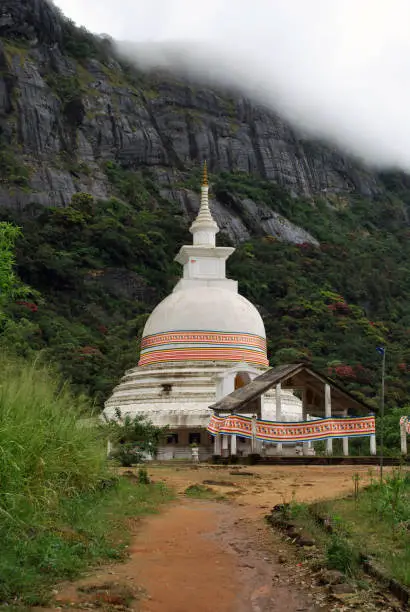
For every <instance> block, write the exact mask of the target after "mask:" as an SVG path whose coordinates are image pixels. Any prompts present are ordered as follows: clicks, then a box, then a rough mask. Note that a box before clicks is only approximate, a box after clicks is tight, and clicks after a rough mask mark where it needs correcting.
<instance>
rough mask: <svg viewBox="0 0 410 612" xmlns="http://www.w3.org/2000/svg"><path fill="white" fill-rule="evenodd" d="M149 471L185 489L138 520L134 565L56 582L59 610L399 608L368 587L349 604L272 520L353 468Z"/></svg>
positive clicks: (345, 484)
mask: <svg viewBox="0 0 410 612" xmlns="http://www.w3.org/2000/svg"><path fill="white" fill-rule="evenodd" d="M232 472H233V473H232ZM246 472H248V475H246ZM250 472H251V474H250ZM239 474H241V475H239ZM150 475H151V477H152V478H153V479H154V480H157V481H159V480H162V481H165V482H166V483H167V484H168V485H171V486H172V487H173V488H174V489H175V490H176V491H177V493H178V494H179V495H178V498H177V500H176V501H175V502H174V503H172V504H171V505H170V506H168V508H167V509H165V510H164V511H163V512H162V513H161V514H159V515H157V516H151V517H148V518H143V519H141V520H140V521H138V522H134V523H131V528H132V529H133V532H134V536H133V540H132V543H131V546H130V549H129V553H130V555H129V558H128V560H127V561H126V562H125V563H116V564H114V565H111V566H108V567H104V568H103V569H101V570H100V571H98V572H97V573H93V574H92V575H89V576H88V577H86V578H84V579H83V580H81V581H79V582H76V583H73V584H67V585H62V586H61V587H59V588H57V589H56V591H55V601H54V608H53V609H56V608H62V607H70V609H85V608H90V607H91V608H93V607H99V608H101V607H102V608H106V609H111V608H112V607H115V608H117V609H118V608H120V609H129V610H138V611H139V612H185V611H187V612H188V610H191V609H195V610H196V611H197V612H214V611H218V612H264V611H268V610H269V611H273V612H274V611H278V612H282V611H285V610H286V612H302V611H317V610H328V611H330V610H334V611H344V610H352V609H355V610H390V609H391V610H393V609H400V608H398V607H394V604H391V602H388V601H387V600H386V599H384V598H382V599H381V600H380V602H379V604H378V603H377V597H376V598H374V597H373V595H372V596H370V595H369V593H366V595H365V596H364V597H363V598H360V595H358V596H357V597H356V598H355V599H354V602H353V604H352V605H353V607H350V606H349V605H348V604H347V603H346V602H345V601H343V598H342V603H341V600H340V598H339V599H338V598H334V597H330V596H329V593H328V592H327V590H326V588H325V587H324V586H322V585H320V581H318V580H317V579H315V577H314V576H313V574H312V572H311V570H310V569H308V568H307V567H304V564H303V563H301V562H300V558H298V556H297V553H296V551H295V550H294V548H293V547H292V546H291V545H289V544H288V543H286V542H285V541H284V540H283V538H282V537H281V536H280V535H279V534H277V533H275V532H274V531H272V530H271V529H270V528H268V526H267V524H266V522H265V521H264V516H265V514H267V512H268V511H269V510H270V508H271V507H272V506H273V505H274V504H275V503H281V502H283V501H286V500H287V501H290V500H291V499H292V498H293V499H297V500H299V501H301V500H309V501H311V500H313V499H323V498H330V497H334V496H335V495H341V494H345V493H347V492H350V490H351V488H352V476H353V468H351V467H343V468H328V467H326V468H323V467H315V468H308V469H306V470H302V471H300V469H299V468H289V467H287V468H276V467H275V468H260V467H252V468H239V469H232V468H215V467H214V468H212V467H210V466H207V467H199V468H197V469H195V468H190V467H181V468H175V467H172V468H169V467H159V466H158V467H153V468H151V469H150ZM361 477H362V479H363V481H365V480H366V479H367V478H369V474H368V471H367V470H365V469H363V468H362V469H361ZM204 481H208V483H209V482H211V484H205V485H204ZM238 481H239V482H238ZM358 598H359V599H358ZM390 605H392V607H390Z"/></svg>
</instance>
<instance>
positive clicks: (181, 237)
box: [0, 0, 410, 406]
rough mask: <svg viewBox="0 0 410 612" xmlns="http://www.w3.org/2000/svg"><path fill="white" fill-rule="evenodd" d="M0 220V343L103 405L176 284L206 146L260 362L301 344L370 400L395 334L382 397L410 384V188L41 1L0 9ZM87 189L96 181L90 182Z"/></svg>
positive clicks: (301, 351) (290, 356)
mask: <svg viewBox="0 0 410 612" xmlns="http://www.w3.org/2000/svg"><path fill="white" fill-rule="evenodd" d="M0 37H1V39H0V137H1V149H0V218H1V219H8V220H13V221H14V222H16V223H18V224H19V225H21V226H22V228H23V233H24V238H23V239H22V240H21V241H20V242H19V245H18V266H19V273H20V275H21V277H22V278H23V280H24V281H25V282H27V283H28V284H30V285H31V286H32V287H34V288H35V289H36V290H38V291H39V292H40V293H41V296H42V297H41V298H38V299H37V298H36V300H33V301H31V302H30V301H25V302H23V303H16V304H13V305H10V307H9V311H8V314H9V321H8V323H7V325H6V327H5V329H3V333H2V334H1V336H0V343H1V344H2V345H3V346H6V347H8V348H10V347H13V348H14V349H15V350H16V351H17V352H19V353H21V354H27V353H29V352H30V351H33V350H43V351H44V352H45V353H46V354H47V355H48V356H50V357H51V358H52V359H53V361H54V362H56V363H57V364H59V367H60V368H61V370H62V371H63V372H64V375H65V376H69V377H71V378H72V379H73V381H74V383H75V385H76V388H77V389H78V390H81V391H86V392H88V393H90V394H91V395H93V396H94V397H95V398H96V400H97V401H98V402H99V403H100V404H101V403H102V402H103V400H104V398H105V397H106V396H107V394H108V393H109V392H110V390H111V388H112V386H113V385H114V384H115V383H116V382H117V380H118V378H119V377H120V376H121V375H122V373H123V371H124V370H125V369H126V368H127V367H131V366H132V365H135V363H136V362H137V357H138V355H137V345H136V343H135V336H138V334H139V333H140V332H141V329H142V326H143V323H144V321H145V318H146V316H147V314H148V313H149V312H150V310H152V308H153V306H154V305H155V304H156V303H157V302H158V301H159V300H160V299H161V298H162V297H164V296H165V295H166V294H167V293H168V292H169V291H170V290H171V289H172V286H173V284H174V283H175V282H176V278H177V275H178V274H179V270H178V267H177V266H176V264H174V263H173V261H172V260H173V257H174V255H175V254H176V252H177V251H178V249H179V247H180V245H181V244H182V243H184V242H186V241H187V240H190V238H189V234H188V231H187V228H188V223H189V221H190V219H192V218H193V216H194V215H195V213H196V210H197V208H198V203H199V201H198V194H197V190H198V185H199V182H200V176H199V175H200V161H201V160H203V159H205V158H207V160H208V162H209V164H210V167H211V181H212V192H213V193H212V202H211V205H212V209H213V212H214V214H215V217H216V219H217V221H218V223H219V225H220V227H221V228H222V230H223V231H222V232H221V234H220V237H219V242H220V243H221V242H223V243H227V244H228V243H234V244H236V245H239V246H238V248H237V251H236V253H235V254H234V256H233V257H232V259H231V260H230V262H229V272H230V274H231V275H232V276H234V277H236V278H238V279H239V282H240V290H241V292H242V293H243V294H244V295H246V296H247V297H248V298H250V299H251V300H252V301H254V302H255V303H256V304H257V305H258V307H259V308H260V311H261V313H262V315H263V317H264V320H265V325H266V329H267V333H268V342H269V352H270V356H271V362H272V364H274V363H280V362H283V361H285V362H286V361H293V360H295V359H304V360H307V361H309V362H312V363H313V364H314V365H315V366H316V367H318V368H320V369H322V370H324V371H326V372H329V373H330V374H331V375H332V376H334V377H336V378H338V379H339V380H342V381H343V382H344V383H345V384H348V385H349V386H350V388H351V389H353V390H355V391H356V392H358V393H362V394H364V395H365V396H366V397H367V398H370V399H371V398H374V397H375V396H376V395H377V385H378V380H379V372H378V365H379V362H378V359H377V354H376V352H375V347H376V346H377V345H378V344H386V345H387V346H388V355H389V377H388V389H389V394H388V401H389V403H390V405H392V406H393V405H396V404H397V405H400V406H405V405H406V403H407V401H408V400H407V397H408V392H409V390H410V384H409V382H408V372H409V371H410V335H409V329H410V314H409V308H408V304H409V299H410V281H409V278H410V263H409V262H410V247H409V237H410V227H409V221H408V212H409V211H408V209H409V203H410V185H409V181H408V179H407V177H404V176H401V175H392V174H389V175H384V176H382V175H377V174H375V173H372V172H370V171H369V170H366V169H365V168H363V167H361V166H360V165H359V164H357V163H356V162H354V161H352V160H350V159H348V158H346V157H344V156H343V155H342V154H340V153H338V152H337V151H335V150H333V149H331V148H330V147H326V146H324V145H322V144H321V143H317V142H310V141H307V140H305V139H303V138H301V137H300V136H298V135H297V134H296V133H295V132H294V131H293V130H292V129H291V128H290V126H289V125H287V124H286V123H285V122H283V121H282V120H281V119H280V118H279V117H277V116H274V115H272V114H271V113H268V112H267V111H266V110H264V109H263V108H260V107H256V106H253V105H252V104H251V103H250V102H249V101H248V100H245V99H242V98H234V97H232V96H231V95H229V94H227V93H226V92H225V93H224V92H217V91H214V90H212V89H210V88H207V87H201V86H200V85H198V84H192V83H188V82H186V81H184V80H183V79H179V78H176V77H173V76H171V75H164V74H143V73H139V72H137V71H136V70H134V69H132V68H131V67H130V66H127V65H125V64H124V62H120V61H119V60H118V59H115V56H114V53H113V49H112V46H111V43H110V41H108V40H102V39H97V38H95V37H93V36H91V35H90V34H88V33H87V32H85V31H84V30H81V29H78V28H75V27H74V26H73V24H71V23H70V22H69V21H67V20H65V19H64V18H63V17H62V16H61V15H60V13H59V12H58V11H57V10H56V9H55V8H53V7H52V6H51V5H49V4H47V3H46V2H44V0H35V1H30V2H29V1H28V0H5V1H3V3H2V4H1V6H0ZM85 194H90V195H89V196H87V195H85Z"/></svg>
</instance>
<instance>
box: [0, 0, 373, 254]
mask: <svg viewBox="0 0 410 612" xmlns="http://www.w3.org/2000/svg"><path fill="white" fill-rule="evenodd" d="M0 37H1V41H0V131H1V138H2V153H1V155H0V206H13V207H25V206H27V205H28V204H32V203H37V204H39V205H42V206H66V205H67V204H68V203H69V201H70V199H71V197H72V195H73V194H74V193H76V192H79V191H84V192H88V193H91V194H93V195H95V196H97V197H99V198H106V197H108V196H109V195H110V193H111V191H112V188H111V186H110V184H109V181H108V179H107V176H106V174H105V171H104V164H105V163H106V162H108V161H116V162H118V163H120V164H121V165H122V166H123V167H126V168H129V169H136V168H139V167H145V168H149V169H150V170H151V172H152V174H153V175H154V177H155V180H156V181H157V182H158V183H159V184H160V186H161V189H162V192H163V193H164V194H165V195H167V196H168V197H172V198H174V199H176V200H177V201H179V202H180V203H181V207H182V209H183V210H184V211H185V212H186V214H187V216H189V217H191V216H192V215H193V214H195V211H196V210H197V208H198V198H197V196H196V194H195V193H194V192H192V191H190V190H188V189H184V188H182V187H181V184H182V182H183V181H182V177H183V176H184V175H185V173H186V172H187V171H188V170H189V169H190V168H191V167H192V166H193V165H195V164H198V162H199V161H201V160H204V159H207V160H208V163H209V166H210V169H211V172H221V171H229V172H232V171H243V172H247V173H253V174H256V175H259V176H260V177H262V178H265V179H267V180H269V181H275V182H277V183H278V184H280V185H282V186H284V187H285V188H288V189H289V190H290V191H291V192H293V193H295V194H303V195H306V196H309V195H311V194H317V193H322V194H324V195H325V194H326V193H328V192H338V193H340V192H342V193H346V192H348V193H349V192H358V193H360V194H362V195H369V196H371V195H372V194H374V193H377V192H378V191H379V190H380V187H379V184H378V181H377V178H376V176H375V175H373V174H372V173H371V172H369V171H367V170H365V169H364V168H361V167H360V166H359V165H357V164H355V163H354V162H352V161H351V160H349V159H347V158H345V157H343V156H342V155H340V154H339V153H338V152H337V151H335V150H333V149H331V148H329V147H326V146H323V145H321V144H319V143H314V142H309V141H306V140H303V139H302V138H300V137H298V135H297V134H296V133H295V131H293V130H292V129H291V127H290V126H289V125H287V124H286V123H285V122H284V121H282V120H281V119H280V117H278V116H275V115H272V114H271V113H269V112H267V111H266V110H265V109H263V108H261V107H258V106H254V105H252V104H251V103H250V102H249V101H248V100H246V99H243V98H234V97H232V96H229V95H227V94H224V93H221V92H217V91H213V90H211V89H209V88H206V87H201V86H199V85H197V84H192V83H188V82H185V81H183V80H181V79H178V78H174V77H172V76H170V75H158V74H155V75H154V74H151V75H146V74H141V73H138V72H137V71H133V70H131V69H129V68H128V67H126V66H124V65H123V64H122V63H120V62H119V61H117V60H116V59H115V58H114V55H113V53H112V50H111V48H110V44H109V43H108V42H107V41H99V40H97V39H93V37H91V36H90V35H88V34H87V33H86V32H84V31H82V30H78V29H76V28H75V27H74V26H73V25H72V24H70V23H69V22H67V20H65V19H64V18H63V17H62V15H61V14H60V13H59V11H58V10H57V9H55V7H53V6H52V5H50V4H48V3H47V2H46V1H45V0H3V1H2V3H1V6H0ZM213 206H214V211H215V214H216V216H217V218H218V221H219V222H220V224H221V226H222V227H223V229H224V231H225V232H226V233H227V234H228V235H229V236H230V238H231V239H232V240H233V241H235V242H238V241H241V240H244V239H246V238H247V237H249V235H250V234H251V233H253V232H254V230H255V224H256V229H257V230H259V231H260V232H263V233H269V234H273V235H276V236H278V237H280V238H282V239H284V240H291V241H294V242H309V241H314V238H313V237H311V236H309V234H307V232H304V231H303V230H302V229H301V228H297V227H295V226H293V225H292V224H291V223H290V222H288V221H287V220H286V219H283V218H280V216H279V215H277V214H276V213H275V212H272V209H270V208H269V207H267V206H258V205H257V204H256V203H255V202H253V201H252V200H250V199H247V200H241V201H239V202H237V206H236V207H235V210H232V208H230V207H227V205H226V202H223V201H220V200H214V202H213ZM273 209H274V204H273ZM249 219H252V220H253V222H252V223H251V222H250V221H249Z"/></svg>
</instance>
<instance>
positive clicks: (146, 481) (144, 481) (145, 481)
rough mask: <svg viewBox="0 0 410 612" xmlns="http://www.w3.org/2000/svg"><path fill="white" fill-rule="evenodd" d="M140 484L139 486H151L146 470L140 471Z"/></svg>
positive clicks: (141, 469)
mask: <svg viewBox="0 0 410 612" xmlns="http://www.w3.org/2000/svg"><path fill="white" fill-rule="evenodd" d="M138 482H139V484H144V485H149V484H151V481H150V479H149V476H148V472H147V470H146V469H145V468H140V469H139V470H138Z"/></svg>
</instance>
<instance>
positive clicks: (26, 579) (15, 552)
mask: <svg viewBox="0 0 410 612" xmlns="http://www.w3.org/2000/svg"><path fill="white" fill-rule="evenodd" d="M170 498H171V493H170V492H169V491H168V490H167V489H166V488H165V487H164V486H163V485H159V484H158V485H141V484H135V482H131V481H128V480H127V479H125V478H120V479H119V480H118V482H116V483H115V485H114V486H113V487H112V488H110V489H109V490H108V491H107V490H106V489H102V490H100V491H95V492H92V493H89V494H82V495H78V496H76V497H74V498H71V499H64V500H62V501H61V503H60V505H59V508H58V512H56V515H55V517H54V520H53V521H50V522H48V523H47V524H43V525H39V524H37V525H36V526H35V527H29V526H28V527H27V528H26V529H24V530H23V531H21V530H15V531H9V532H8V533H7V534H5V535H2V555H1V558H0V576H1V582H0V601H1V600H3V601H6V602H7V601H12V600H14V599H15V598H18V600H19V601H20V602H21V603H22V604H24V605H28V606H33V605H44V604H47V602H48V599H49V594H50V588H51V587H52V585H53V584H54V583H55V582H56V581H58V580H63V579H73V578H76V577H78V576H79V575H80V574H81V573H82V572H83V571H84V570H86V569H87V567H89V566H90V565H94V564H97V563H100V562H102V561H109V560H120V559H122V558H124V557H125V556H126V553H127V549H126V545H127V544H128V542H129V533H128V531H127V529H126V519H127V517H129V518H131V517H136V516H142V515H146V514H151V513H155V512H157V511H158V509H159V507H160V506H161V504H163V503H164V502H166V501H168V500H169V499H170Z"/></svg>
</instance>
